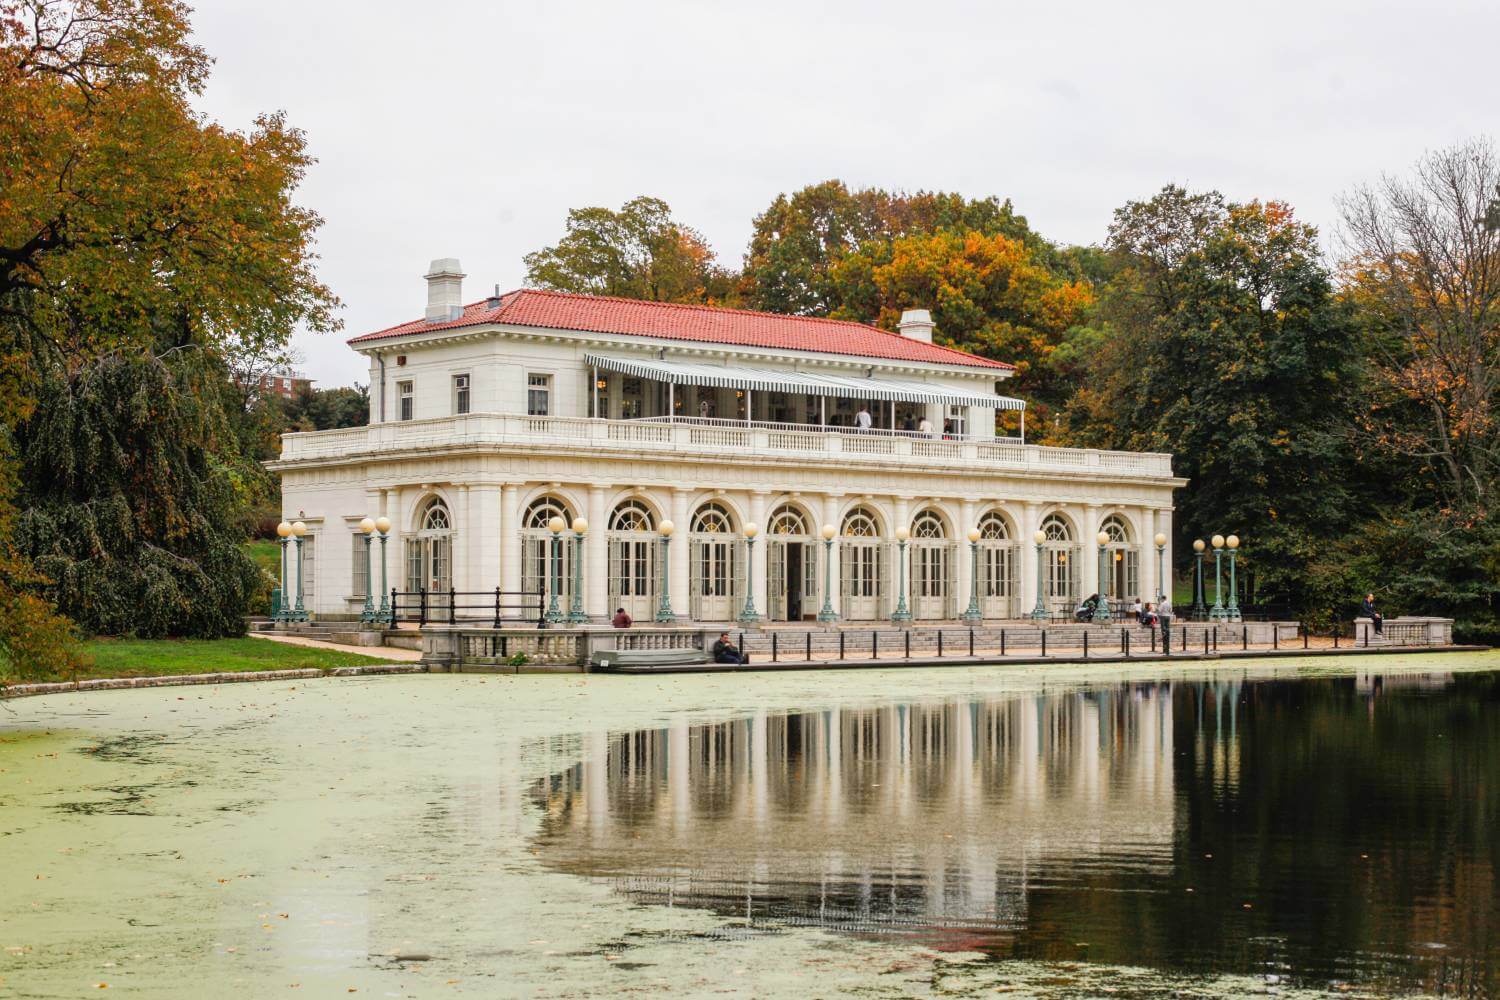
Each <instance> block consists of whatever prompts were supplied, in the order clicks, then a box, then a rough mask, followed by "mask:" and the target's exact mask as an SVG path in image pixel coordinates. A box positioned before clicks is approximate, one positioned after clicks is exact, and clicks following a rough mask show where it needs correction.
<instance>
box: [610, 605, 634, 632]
mask: <svg viewBox="0 0 1500 1000" xmlns="http://www.w3.org/2000/svg"><path fill="white" fill-rule="evenodd" d="M610 624H612V625H613V626H614V627H615V628H629V627H630V626H632V625H634V624H635V622H634V621H632V620H631V618H630V616H629V615H627V614H626V613H625V609H624V608H615V617H614V619H613V621H611V622H610Z"/></svg>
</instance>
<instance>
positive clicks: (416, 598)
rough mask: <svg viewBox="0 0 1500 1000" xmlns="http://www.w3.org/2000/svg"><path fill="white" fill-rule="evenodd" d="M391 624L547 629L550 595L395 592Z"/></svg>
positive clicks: (486, 591) (455, 591)
mask: <svg viewBox="0 0 1500 1000" xmlns="http://www.w3.org/2000/svg"><path fill="white" fill-rule="evenodd" d="M391 620H392V621H393V622H416V623H417V624H418V625H426V624H428V623H433V624H448V625H453V624H457V623H458V622H459V621H470V622H472V621H489V622H491V624H492V627H494V628H502V627H504V625H505V624H506V623H507V622H509V623H511V624H515V625H524V626H525V627H527V628H546V627H547V595H546V593H545V592H544V591H540V590H538V591H527V590H501V589H500V588H499V587H496V588H495V589H494V590H452V589H449V590H426V589H423V590H394V589H393V590H392V591H391Z"/></svg>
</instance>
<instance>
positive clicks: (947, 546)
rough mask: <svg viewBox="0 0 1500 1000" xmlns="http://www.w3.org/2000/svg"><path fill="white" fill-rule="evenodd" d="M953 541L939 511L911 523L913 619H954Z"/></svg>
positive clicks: (924, 514) (923, 515) (929, 511)
mask: <svg viewBox="0 0 1500 1000" xmlns="http://www.w3.org/2000/svg"><path fill="white" fill-rule="evenodd" d="M952 573H953V541H952V539H950V538H949V537H948V526H947V524H945V523H944V521H943V517H942V515H941V514H939V513H938V512H937V511H935V510H924V511H922V512H921V513H919V514H918V515H917V516H916V517H915V518H914V519H913V520H912V522H911V613H912V617H913V618H917V619H925V620H937V619H943V618H952V617H953V609H952V607H951V606H950V601H951V599H952V596H953V584H952Z"/></svg>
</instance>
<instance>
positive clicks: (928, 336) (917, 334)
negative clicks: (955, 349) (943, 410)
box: [455, 262, 934, 344]
mask: <svg viewBox="0 0 1500 1000" xmlns="http://www.w3.org/2000/svg"><path fill="white" fill-rule="evenodd" d="M455 263H456V262H455ZM933 325H934V324H933V322H932V313H930V312H928V311H927V310H926V309H908V310H906V311H905V312H903V313H902V314H901V322H900V323H898V324H896V329H898V330H900V331H901V336H903V337H910V338H911V339H912V340H920V341H921V342H922V343H924V344H930V343H932V328H933Z"/></svg>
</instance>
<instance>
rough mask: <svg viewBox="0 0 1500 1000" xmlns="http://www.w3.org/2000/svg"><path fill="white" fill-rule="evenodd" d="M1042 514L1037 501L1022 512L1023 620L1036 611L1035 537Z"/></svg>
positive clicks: (1021, 603) (1020, 611) (1021, 607)
mask: <svg viewBox="0 0 1500 1000" xmlns="http://www.w3.org/2000/svg"><path fill="white" fill-rule="evenodd" d="M1041 513H1042V505H1041V504H1039V503H1037V502H1035V501H1027V503H1026V504H1025V506H1024V508H1023V509H1022V512H1021V519H1020V520H1021V549H1020V553H1021V554H1020V556H1019V558H1020V560H1021V565H1020V570H1021V572H1020V574H1019V576H1020V580H1021V600H1020V602H1019V605H1020V607H1019V612H1018V613H1019V614H1020V615H1021V617H1023V618H1024V617H1026V616H1027V615H1029V614H1031V612H1032V611H1034V610H1036V585H1037V577H1036V538H1035V537H1033V536H1035V535H1036V530H1037V528H1039V527H1041Z"/></svg>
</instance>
